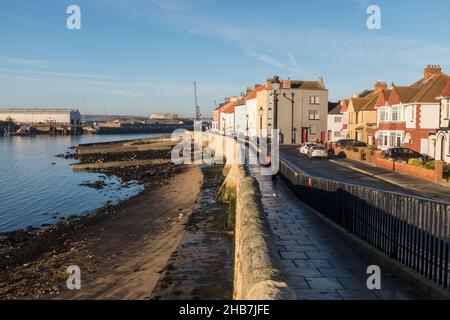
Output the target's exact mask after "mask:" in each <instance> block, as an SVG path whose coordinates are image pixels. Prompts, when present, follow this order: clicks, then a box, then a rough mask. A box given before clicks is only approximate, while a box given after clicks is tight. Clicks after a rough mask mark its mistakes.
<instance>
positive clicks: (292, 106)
mask: <svg viewBox="0 0 450 320" xmlns="http://www.w3.org/2000/svg"><path fill="white" fill-rule="evenodd" d="M291 96H292V98H288V96H287V94H286V93H283V97H285V98H286V99H287V100H289V101H290V102H291V134H292V136H291V140H292V144H295V143H296V141H295V140H296V137H295V131H296V129H295V128H294V97H295V94H294V93H293V92H291Z"/></svg>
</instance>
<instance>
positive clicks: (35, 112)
mask: <svg viewBox="0 0 450 320" xmlns="http://www.w3.org/2000/svg"><path fill="white" fill-rule="evenodd" d="M0 121H11V122H14V123H17V124H55V125H56V124H59V125H78V124H81V114H80V112H79V111H78V110H74V109H18V108H17V109H16V108H15V109H0Z"/></svg>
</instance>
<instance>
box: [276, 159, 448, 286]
mask: <svg viewBox="0 0 450 320" xmlns="http://www.w3.org/2000/svg"><path fill="white" fill-rule="evenodd" d="M280 174H281V175H282V177H283V178H285V180H286V181H287V183H288V184H289V185H290V186H291V188H292V189H293V191H294V192H295V194H296V195H297V196H298V197H299V199H300V200H301V201H303V202H304V203H306V204H308V205H309V206H310V207H312V208H314V209H315V210H317V211H319V212H320V213H322V214H323V215H324V216H326V217H327V218H329V219H330V220H332V221H334V222H335V223H337V224H339V225H340V226H342V227H344V228H345V229H346V230H348V231H349V232H351V233H353V234H355V235H356V236H358V237H359V238H361V239H362V240H364V241H366V242H368V243H370V244H371V245H373V246H374V247H376V248H377V249H378V250H380V251H382V252H383V253H385V254H387V255H389V256H390V257H391V258H392V259H395V260H397V261H399V262H401V263H402V264H404V265H406V266H408V267H410V268H411V269H412V270H414V271H416V272H418V273H420V274H422V275H423V276H425V277H427V278H428V279H429V280H431V281H433V282H435V283H436V284H438V285H440V286H442V287H443V288H447V289H448V288H449V287H450V283H449V280H450V279H449V236H450V203H448V202H444V201H435V200H430V199H426V198H419V197H414V196H408V195H404V194H397V193H392V192H385V191H381V190H376V189H372V188H367V187H361V186H356V185H351V184H346V183H341V182H338V181H333V180H326V179H320V178H313V177H308V176H305V175H303V174H302V173H301V172H299V171H298V170H296V169H295V168H294V166H291V165H290V164H289V163H288V162H286V161H284V160H280Z"/></svg>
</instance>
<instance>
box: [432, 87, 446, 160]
mask: <svg viewBox="0 0 450 320" xmlns="http://www.w3.org/2000/svg"><path fill="white" fill-rule="evenodd" d="M437 99H438V100H439V101H440V127H439V129H438V130H437V132H436V134H432V135H430V146H431V150H434V154H432V156H433V157H434V158H435V159H436V160H440V161H445V162H447V163H450V80H448V81H447V85H446V86H445V88H444V90H443V91H442V93H441V94H440V95H439V97H437Z"/></svg>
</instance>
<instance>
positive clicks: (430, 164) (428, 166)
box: [423, 161, 436, 170]
mask: <svg viewBox="0 0 450 320" xmlns="http://www.w3.org/2000/svg"><path fill="white" fill-rule="evenodd" d="M423 167H424V168H425V169H428V170H434V169H436V166H435V164H434V161H430V162H426V163H425V165H424V166H423Z"/></svg>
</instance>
